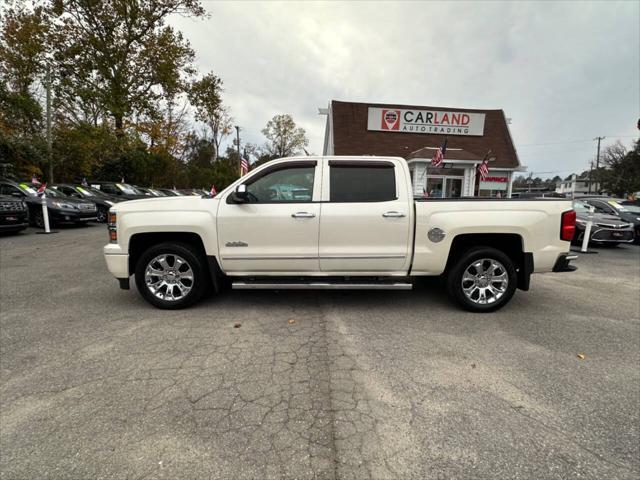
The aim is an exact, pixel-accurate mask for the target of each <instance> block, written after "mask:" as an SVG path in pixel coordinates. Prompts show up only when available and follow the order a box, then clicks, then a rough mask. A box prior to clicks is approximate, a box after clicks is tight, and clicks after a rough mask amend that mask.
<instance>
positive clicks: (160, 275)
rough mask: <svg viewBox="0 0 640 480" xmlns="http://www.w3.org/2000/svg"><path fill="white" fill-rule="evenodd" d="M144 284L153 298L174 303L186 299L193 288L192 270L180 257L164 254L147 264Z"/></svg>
mask: <svg viewBox="0 0 640 480" xmlns="http://www.w3.org/2000/svg"><path fill="white" fill-rule="evenodd" d="M144 282H145V285H146V286H147V288H148V289H149V291H150V292H151V293H152V294H153V295H154V296H155V297H158V298H159V299H161V300H166V301H169V302H175V301H178V300H182V299H183V298H184V297H186V296H187V295H188V294H189V292H190V291H191V289H192V288H193V270H192V269H191V265H189V263H188V262H187V261H186V260H185V259H184V258H182V257H181V256H179V255H174V254H172V253H166V254H162V255H158V256H157V257H155V258H154V259H153V260H151V261H150V262H149V263H148V264H147V267H146V268H145V271H144Z"/></svg>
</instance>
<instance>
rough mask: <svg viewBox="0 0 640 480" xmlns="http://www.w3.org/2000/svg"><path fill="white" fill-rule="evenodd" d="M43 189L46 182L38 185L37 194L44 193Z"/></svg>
mask: <svg viewBox="0 0 640 480" xmlns="http://www.w3.org/2000/svg"><path fill="white" fill-rule="evenodd" d="M45 188H47V183H46V182H45V183H42V184H41V185H40V188H39V189H38V193H39V194H42V193H44V189H45Z"/></svg>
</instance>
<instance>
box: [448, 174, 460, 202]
mask: <svg viewBox="0 0 640 480" xmlns="http://www.w3.org/2000/svg"><path fill="white" fill-rule="evenodd" d="M462 180H463V179H462V178H457V177H447V178H446V183H445V189H444V197H445V198H460V197H461V196H462Z"/></svg>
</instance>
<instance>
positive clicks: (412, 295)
mask: <svg viewBox="0 0 640 480" xmlns="http://www.w3.org/2000/svg"><path fill="white" fill-rule="evenodd" d="M106 238H107V235H106V229H105V227H103V226H89V227H86V228H66V229H65V228H63V229H61V231H60V233H58V234H56V235H52V236H46V235H35V234H33V230H29V233H28V234H21V235H18V236H13V237H2V238H0V309H1V324H0V326H1V331H0V334H1V336H0V341H1V343H0V347H1V350H0V360H1V362H0V363H1V365H0V366H1V376H0V381H1V385H0V406H1V409H0V452H1V454H0V474H1V478H3V479H27V478H77V479H88V478H92V479H94V478H95V479H98V478H131V479H141V478H167V479H177V478H185V479H194V478H221V479H222V478H260V479H261V478H319V479H332V478H340V479H351V478H379V479H387V478H389V479H396V478H398V479H399V478H403V479H404V478H421V479H422V478H438V479H440V478H442V479H445V478H447V479H448V478H487V479H497V478H504V479H514V478H536V479H539V478H593V479H603V478H629V479H631V478H638V476H639V475H640V248H638V247H637V246H628V245H627V246H622V247H618V248H609V249H599V253H598V254H595V255H585V256H581V257H580V259H579V260H578V262H577V264H578V266H579V268H580V269H579V270H578V271H577V272H574V273H571V274H549V275H537V276H534V277H533V278H532V288H531V291H529V292H518V293H516V296H515V298H514V299H513V301H512V302H511V303H510V304H509V305H508V306H507V307H506V308H504V309H503V310H501V311H499V312H497V313H495V314H490V315H474V314H470V313H466V312H462V311H460V310H459V309H458V308H457V307H455V306H454V305H452V304H451V303H450V302H449V300H448V299H447V297H446V296H445V294H444V292H443V291H442V290H441V289H439V288H438V286H437V285H436V284H435V283H434V282H427V283H426V284H425V285H422V286H421V287H420V288H418V289H415V290H413V291H410V292H383V293H381V292H351V291H350V292H344V293H342V292H317V293H316V292H299V291H298V292H285V291H282V292H246V291H245V292H241V291H240V292H237V291H236V292H234V291H232V292H228V293H225V294H223V295H222V296H220V297H218V298H210V299H207V300H206V301H204V302H202V303H200V304H198V305H197V306H196V307H195V308H191V309H188V310H183V311H176V312H167V311H160V310H156V309H154V308H152V307H151V306H149V305H148V304H147V303H145V302H144V301H143V300H142V299H141V298H140V297H139V296H138V295H137V293H136V292H135V287H134V286H133V287H132V288H133V289H132V290H131V291H123V290H120V289H119V288H118V286H117V282H116V281H115V280H114V279H113V278H112V277H111V276H110V275H109V273H108V272H107V270H106V268H105V265H104V261H103V258H102V255H101V247H102V245H103V244H104V243H106ZM236 323H240V324H241V326H240V327H239V328H234V324H236ZM579 354H580V355H584V359H581V358H579V356H578V355H579Z"/></svg>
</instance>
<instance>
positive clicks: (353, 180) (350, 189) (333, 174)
mask: <svg viewBox="0 0 640 480" xmlns="http://www.w3.org/2000/svg"><path fill="white" fill-rule="evenodd" d="M396 199H397V194H396V174H395V169H394V166H393V163H387V162H370V163H363V164H361V165H358V164H355V163H353V162H337V161H336V162H334V161H330V162H329V200H330V201H331V202H338V203H339V202H388V201H392V200H396Z"/></svg>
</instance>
